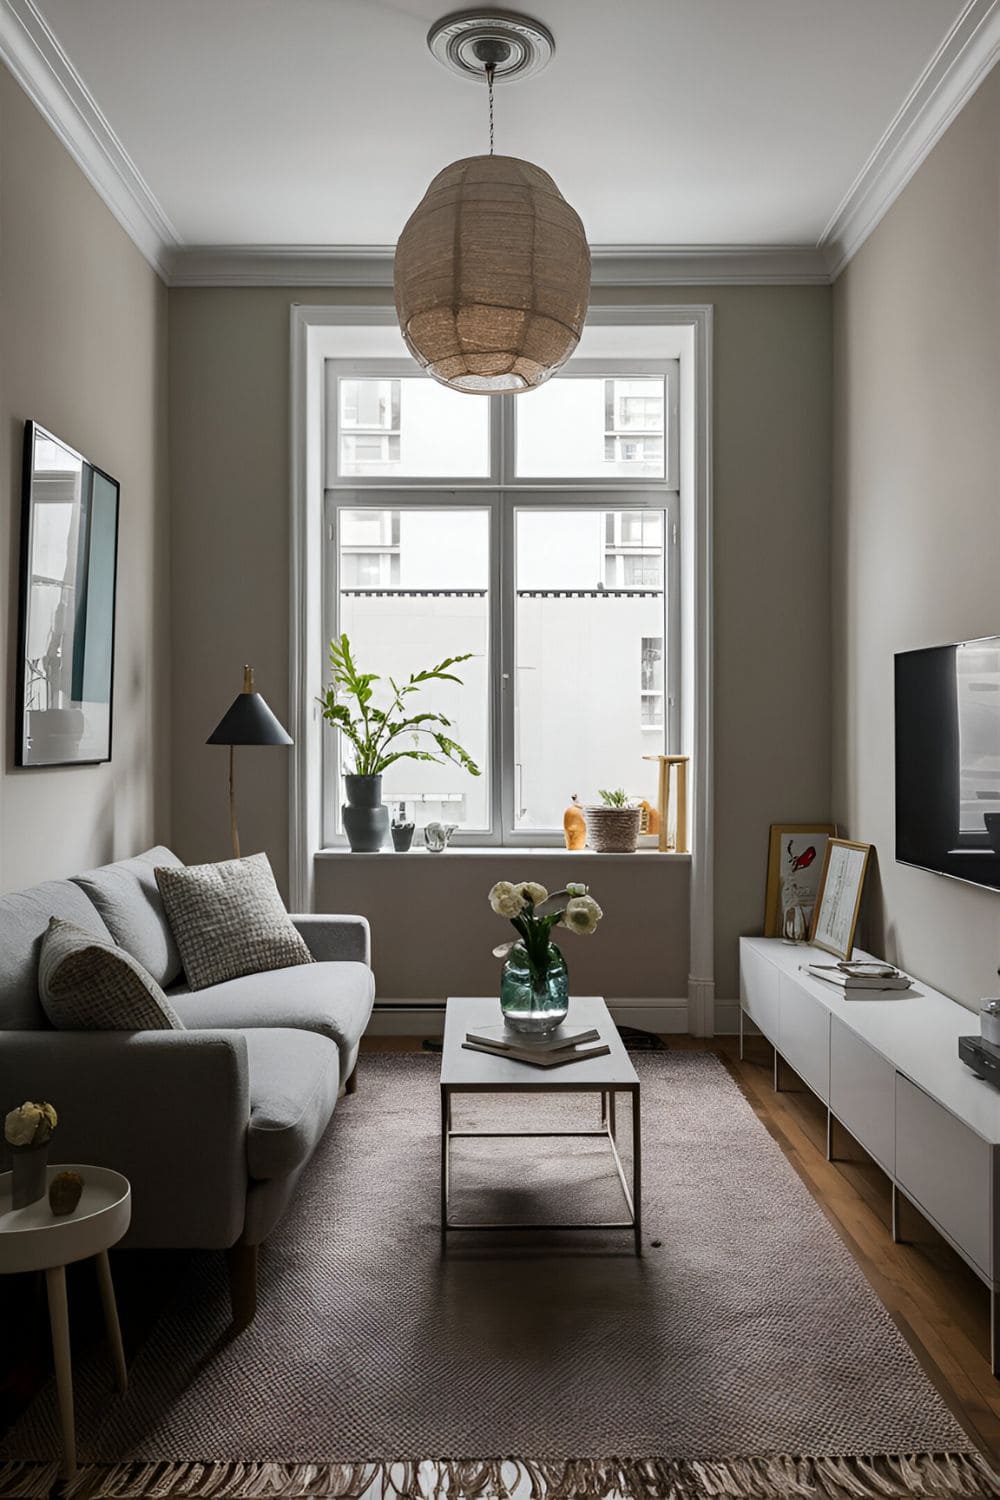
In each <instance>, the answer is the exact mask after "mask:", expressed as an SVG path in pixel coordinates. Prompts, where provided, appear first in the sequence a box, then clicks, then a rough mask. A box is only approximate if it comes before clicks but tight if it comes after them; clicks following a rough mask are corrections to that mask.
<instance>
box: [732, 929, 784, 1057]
mask: <svg viewBox="0 0 1000 1500" xmlns="http://www.w3.org/2000/svg"><path fill="white" fill-rule="evenodd" d="M740 995H741V997H742V1001H743V1009H744V1010H745V1011H746V1013H747V1015H748V1016H749V1017H750V1019H751V1020H752V1021H754V1022H755V1023H756V1025H758V1026H759V1027H760V1029H761V1031H762V1032H763V1033H764V1035H765V1036H766V1037H767V1039H768V1041H769V1042H770V1043H771V1044H772V1046H777V1043H778V971H777V969H776V968H775V967H774V964H772V963H770V962H769V961H768V959H766V958H762V957H761V955H760V954H759V953H755V952H754V951H753V949H752V948H749V947H744V949H743V951H742V953H741V955H740Z"/></svg>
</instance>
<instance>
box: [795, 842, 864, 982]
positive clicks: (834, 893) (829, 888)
mask: <svg viewBox="0 0 1000 1500" xmlns="http://www.w3.org/2000/svg"><path fill="white" fill-rule="evenodd" d="M871 852H872V846H871V844H857V843H854V842H853V840H851V839H830V841H829V843H828V844H827V846H826V858H825V859H824V861H823V872H822V875H821V876H820V883H819V895H818V897H817V900H816V910H815V913H814V915H813V924H812V931H811V932H810V934H809V941H810V942H811V943H812V944H813V946H814V947H815V948H822V949H824V950H825V952H827V953H832V954H834V955H835V957H837V958H850V957H851V955H852V954H853V952H854V934H855V932H856V931H857V927H858V914H859V912H860V911H861V896H862V893H863V891H864V888H865V875H866V874H867V873H868V860H869V858H870V857H871Z"/></svg>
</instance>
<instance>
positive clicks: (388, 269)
mask: <svg viewBox="0 0 1000 1500" xmlns="http://www.w3.org/2000/svg"><path fill="white" fill-rule="evenodd" d="M591 254H592V256H593V276H592V280H593V285H594V286H706V285H711V286H760V285H786V286H787V285H789V284H802V285H816V284H820V285H823V284H825V283H826V282H828V281H829V279H830V277H829V270H828V268H827V264H826V260H825V257H824V255H823V253H822V252H821V251H819V250H817V249H816V248H815V247H814V246H810V245H683V246H666V245H594V246H593V247H592V250H591ZM392 258H393V249H392V246H391V245H245V246H239V245H202V246H190V247H188V248H183V249H181V248H179V249H176V250H174V251H173V252H172V253H171V255H170V257H169V260H168V262H167V280H168V282H169V284H170V285H171V286H200V287H206V286H286V287H287V286H292V287H294V286H301V287H306V286H308V287H348V286H353V287H358V286H362V287H365V286H368V287H391V286H392Z"/></svg>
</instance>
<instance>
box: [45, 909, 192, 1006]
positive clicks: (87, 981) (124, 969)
mask: <svg viewBox="0 0 1000 1500" xmlns="http://www.w3.org/2000/svg"><path fill="white" fill-rule="evenodd" d="M38 993H39V996H40V998H41V1002H42V1007H43V1009H44V1011H45V1014H46V1015H47V1016H48V1018H49V1020H50V1021H51V1022H52V1025H53V1026H54V1027H55V1028H56V1030H57V1031H183V1029H184V1023H183V1022H182V1021H181V1020H180V1019H179V1018H178V1016H177V1014H176V1012H175V1011H174V1010H173V1008H172V1006H171V1004H170V1002H169V1000H168V999H167V997H166V995H165V994H164V993H163V991H162V989H161V988H160V986H159V985H158V984H157V982H156V980H155V979H154V978H153V977H152V975H151V974H147V973H146V970H145V969H144V968H143V967H142V965H141V964H140V963H138V962H137V961H136V959H134V958H133V957H132V955H131V953H126V951H125V949H124V948H119V947H118V946H117V944H116V943H115V941H114V939H113V938H110V937H107V938H104V937H95V935H94V934H93V933H91V932H84V930H83V928H82V927H77V925H76V923H75V922H64V921H63V920H62V918H61V917H52V918H51V920H50V921H49V926H48V930H47V932H46V934H45V936H44V937H43V938H42V951H41V953H40V955H39V959H38Z"/></svg>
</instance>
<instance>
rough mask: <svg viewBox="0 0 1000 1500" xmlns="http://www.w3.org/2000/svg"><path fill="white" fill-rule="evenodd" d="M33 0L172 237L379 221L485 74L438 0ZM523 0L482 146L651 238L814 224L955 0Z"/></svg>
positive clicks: (466, 113)
mask: <svg viewBox="0 0 1000 1500" xmlns="http://www.w3.org/2000/svg"><path fill="white" fill-rule="evenodd" d="M456 3H458V0H456ZM514 3H515V4H516V3H517V0H514ZM33 4H34V8H35V9H36V10H37V11H38V12H40V14H41V16H42V17H43V18H44V20H45V22H47V24H48V26H49V27H50V28H51V30H52V32H53V33H54V35H55V37H56V38H57V39H58V41H59V43H60V44H61V46H62V48H63V49H64V50H65V52H66V53H67V54H68V57H69V59H70V60H71V62H72V64H73V65H74V67H75V69H76V70H77V72H78V73H79V75H80V78H81V79H82V81H83V83H84V85H85V86H86V89H88V90H89V91H90V93H91V94H92V95H93V97H94V100H95V101H96V103H97V105H98V106H99V107H100V110H101V112H103V115H104V116H105V117H106V120H107V123H108V125H110V127H111V130H112V131H113V132H114V134H116V135H117V137H118V138H119V140H120V142H121V143H122V145H123V146H124V148H125V151H126V152H127V153H128V155H129V156H130V157H131V159H132V162H133V163H134V165H135V168H136V169H137V172H138V174H139V175H140V176H141V178H142V179H144V181H145V184H146V186H147V187H148V189H149V192H150V194H151V195H152V197H153V198H155V200H157V202H158V203H159V205H160V208H161V209H162V212H163V215H164V216H165V218H166V220H168V221H169V224H170V225H172V226H173V228H174V230H175V231H176V238H177V240H178V241H179V242H180V243H182V244H184V245H189V246H190V245H229V246H231V245H256V246H260V245H281V246H294V245H308V246H324V245H336V246H352V245H361V246H370V245H388V244H392V243H393V242H394V241H395V240H396V238H397V236H398V234H399V231H400V229H401V227H402V225H403V223H404V221H405V219H406V217H407V215H408V214H409V213H410V211H411V210H412V208H413V207H414V206H415V204H416V203H417V201H418V200H419V198H420V197H421V195H422V193H423V191H424V189H425V187H426V185H427V183H428V181H429V180H430V178H431V177H432V176H433V174H434V173H435V172H436V171H437V170H439V169H440V168H441V167H442V166H444V165H445V164H446V163H447V162H448V161H450V160H453V159H454V158H456V157H460V156H465V155H470V154H474V153H477V152H480V151H482V150H484V149H485V145H486V135H485V130H486V99H485V90H484V89H483V88H482V87H481V86H479V85H478V84H476V83H473V82H467V81H465V80H463V79H460V78H457V77H455V76H453V75H451V74H450V73H448V72H446V71H445V70H444V69H443V68H442V67H441V66H440V64H438V63H436V62H435V61H434V59H433V58H432V57H431V56H430V53H429V52H428V50H427V47H426V45H425V35H426V32H427V28H428V26H429V24H430V23H431V22H432V21H434V20H436V19H437V18H438V17H439V16H440V15H442V14H444V13H447V11H448V10H449V9H450V8H451V7H450V6H449V4H448V0H443V3H442V0H33ZM523 4H524V9H525V10H526V11H527V12H528V13H530V14H532V15H534V16H536V17H537V18H538V19H540V20H542V21H543V22H545V23H546V24H547V25H548V26H549V27H550V28H551V29H552V31H553V32H554V33H555V38H556V55H555V58H554V60H553V62H552V64H551V65H550V67H549V68H548V70H547V71H546V72H544V73H542V74H541V75H539V76H537V77H535V78H532V79H527V80H524V81H521V82H516V83H511V84H508V85H506V86H504V87H503V88H498V91H497V149H498V151H501V152H503V153H505V154H509V155H514V156H525V157H529V158H531V159H532V160H535V161H537V162H538V163H539V164H540V165H541V166H543V167H545V168H546V169H547V170H549V171H550V172H551V173H552V174H553V176H554V177H555V179H556V181H557V183H558V184H559V186H560V188H561V189H562V191H563V193H564V194H565V195H566V197H567V198H568V199H569V200H570V201H571V202H572V203H573V204H574V206H575V207H576V208H577V209H578V211H579V212H580V214H581V216H582V218H583V221H584V224H585V226H586V228H587V233H588V236H589V238H590V240H591V242H592V243H594V244H598V245H600V244H607V245H610V244H615V245H647V244H648V245H659V246H663V245H667V246H683V245H701V246H705V245H712V246H729V245H739V246H753V245H816V243H817V242H818V241H819V240H820V239H821V238H822V236H823V233H824V229H825V228H826V226H827V225H828V223H829V221H830V219H831V216H832V215H834V213H835V211H836V210H837V209H838V206H839V205H841V203H842V201H843V200H844V198H845V195H846V194H847V193H848V191H849V189H850V188H851V186H852V183H854V181H855V179H856V177H857V176H858V174H859V173H860V172H861V171H862V168H864V166H865V163H866V161H867V160H868V158H869V156H870V155H871V153H872V152H873V151H874V150H875V148H876V147H877V146H878V144H879V142H880V139H881V138H882V136H883V134H884V132H885V131H886V129H887V127H888V126H889V125H890V123H891V122H892V121H893V119H894V116H896V114H897V112H898V111H899V109H900V106H901V105H902V104H903V102H904V100H905V99H906V97H907V95H908V94H909V92H910V91H911V89H912V88H913V86H914V85H915V84H916V83H917V81H918V79H919V78H920V75H921V73H922V71H923V70H924V69H925V67H926V65H927V64H928V62H929V61H930V59H931V58H932V57H933V56H934V54H935V52H936V51H937V50H938V49H939V48H940V46H941V44H942V42H943V40H944V38H945V36H946V34H947V33H948V31H949V29H950V28H951V27H952V26H953V24H954V23H955V21H956V18H957V17H958V16H959V14H960V13H961V12H963V10H966V9H969V6H968V5H967V4H965V3H964V0H618V3H616V4H612V3H609V0H523ZM28 5H29V7H30V5H31V0H28ZM20 6H21V8H22V9H23V8H24V0H20ZM978 6H979V8H980V9H982V8H983V0H978ZM973 8H975V7H973ZM985 8H986V9H987V10H989V9H990V8H991V7H989V6H986V7H985Z"/></svg>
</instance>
